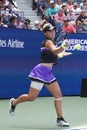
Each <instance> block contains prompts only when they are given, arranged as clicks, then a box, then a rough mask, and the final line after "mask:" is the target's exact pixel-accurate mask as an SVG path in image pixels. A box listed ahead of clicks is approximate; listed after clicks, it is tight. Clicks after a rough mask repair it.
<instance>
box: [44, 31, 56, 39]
mask: <svg viewBox="0 0 87 130" xmlns="http://www.w3.org/2000/svg"><path fill="white" fill-rule="evenodd" d="M45 34H46V36H47V37H48V38H50V39H54V38H55V29H53V30H51V31H47V32H46V33H45Z"/></svg>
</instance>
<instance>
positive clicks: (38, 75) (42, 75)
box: [28, 64, 56, 84]
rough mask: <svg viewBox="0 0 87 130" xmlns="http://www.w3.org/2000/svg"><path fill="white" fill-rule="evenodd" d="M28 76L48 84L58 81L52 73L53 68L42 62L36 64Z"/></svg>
mask: <svg viewBox="0 0 87 130" xmlns="http://www.w3.org/2000/svg"><path fill="white" fill-rule="evenodd" d="M28 77H29V78H30V79H31V80H34V81H38V82H42V83H46V84H50V83H52V82H54V81H56V78H55V77H54V75H53V73H52V68H51V67H47V66H44V65H42V64H38V65H37V66H35V67H34V68H33V69H32V71H31V72H30V74H29V76H28Z"/></svg>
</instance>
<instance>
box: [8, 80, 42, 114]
mask: <svg viewBox="0 0 87 130" xmlns="http://www.w3.org/2000/svg"><path fill="white" fill-rule="evenodd" d="M42 87H43V83H39V82H34V81H32V82H31V84H30V89H29V92H28V94H22V95H21V96H19V97H18V98H16V99H14V98H12V99H10V105H9V113H10V114H11V115H14V111H15V108H16V105H17V104H19V103H22V102H26V101H33V100H35V99H36V98H37V96H38V94H39V92H40V91H41V89H42Z"/></svg>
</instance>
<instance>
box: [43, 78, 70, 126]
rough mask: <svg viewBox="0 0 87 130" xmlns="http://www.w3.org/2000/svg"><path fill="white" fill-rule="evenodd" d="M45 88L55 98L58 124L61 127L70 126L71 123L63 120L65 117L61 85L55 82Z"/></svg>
mask: <svg viewBox="0 0 87 130" xmlns="http://www.w3.org/2000/svg"><path fill="white" fill-rule="evenodd" d="M45 86H46V88H47V89H48V90H49V91H50V92H51V94H52V95H53V96H54V105H55V109H56V113H57V120H56V124H57V125H59V126H69V123H67V122H66V121H65V120H64V119H63V115H62V93H61V90H60V87H59V84H58V83H57V82H56V81H55V82H53V83H51V84H50V85H48V84H46V85H45Z"/></svg>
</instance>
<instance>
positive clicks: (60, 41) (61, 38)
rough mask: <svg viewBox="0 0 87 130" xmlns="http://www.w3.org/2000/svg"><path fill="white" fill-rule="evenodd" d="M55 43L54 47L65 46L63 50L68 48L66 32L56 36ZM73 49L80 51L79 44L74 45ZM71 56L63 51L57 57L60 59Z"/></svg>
mask: <svg viewBox="0 0 87 130" xmlns="http://www.w3.org/2000/svg"><path fill="white" fill-rule="evenodd" d="M55 42H56V45H57V46H59V45H61V46H65V48H66V47H69V46H70V44H69V41H68V39H67V32H65V31H61V32H60V33H59V34H58V35H57V36H56V38H55ZM74 49H76V50H80V49H81V45H80V44H76V45H75V46H74ZM71 54H72V53H71V52H65V49H64V51H63V52H61V53H59V54H58V57H59V58H62V57H64V56H68V55H71Z"/></svg>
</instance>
